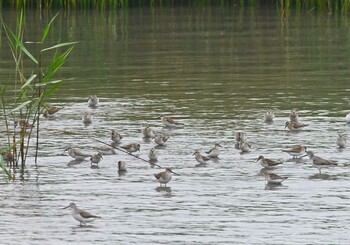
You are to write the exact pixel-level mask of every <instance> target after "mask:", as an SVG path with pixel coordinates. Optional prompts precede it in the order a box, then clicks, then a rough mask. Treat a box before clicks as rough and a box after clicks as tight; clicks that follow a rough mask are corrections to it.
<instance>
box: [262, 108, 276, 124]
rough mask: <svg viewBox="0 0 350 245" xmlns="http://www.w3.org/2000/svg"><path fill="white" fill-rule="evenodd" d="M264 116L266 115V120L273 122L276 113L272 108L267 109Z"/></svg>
mask: <svg viewBox="0 0 350 245" xmlns="http://www.w3.org/2000/svg"><path fill="white" fill-rule="evenodd" d="M264 116H265V122H272V121H273V119H274V118H275V114H274V113H273V111H272V110H267V111H266V112H265V114H264Z"/></svg>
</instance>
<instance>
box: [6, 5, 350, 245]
mask: <svg viewBox="0 0 350 245" xmlns="http://www.w3.org/2000/svg"><path fill="white" fill-rule="evenodd" d="M246 11H247V12H243V13H242V12H240V11H238V10H237V9H235V8H233V9H229V10H227V9H226V10H223V9H216V8H213V9H212V11H209V12H210V15H209V16H210V17H207V16H208V13H209V12H208V11H204V10H196V9H173V10H170V9H162V11H156V13H153V14H152V13H150V12H148V11H146V10H142V11H140V10H136V9H130V10H129V12H128V13H124V15H117V16H114V15H111V16H107V17H106V19H107V20H108V21H106V19H105V16H104V15H103V16H102V15H100V14H99V13H90V14H86V13H85V14H84V13H81V14H77V15H71V16H68V17H69V18H68V17H67V16H66V17H67V18H61V19H59V23H60V24H61V25H59V26H60V28H61V29H58V31H56V32H55V34H53V36H52V37H51V38H52V39H53V40H56V39H55V37H56V36H60V37H61V38H62V40H64V41H65V40H69V41H72V40H79V41H80V44H79V45H77V46H76V49H75V50H74V52H73V53H72V56H71V60H70V61H69V62H68V63H67V65H66V66H65V68H64V69H63V71H62V72H61V73H60V75H62V76H63V77H66V78H70V77H75V79H74V80H73V81H66V82H65V84H63V85H62V86H61V87H60V89H59V90H58V92H57V93H56V94H55V96H54V98H52V100H50V101H49V102H50V103H51V104H54V105H57V106H64V108H63V109H62V110H61V111H59V112H58V113H57V115H56V116H55V117H54V118H53V119H45V118H43V119H42V124H41V129H40V142H41V145H40V154H39V155H40V158H39V161H38V163H37V164H35V163H34V159H32V158H30V159H29V162H28V163H27V169H26V172H25V173H24V174H23V175H22V176H20V175H19V174H18V177H17V179H16V181H14V182H13V183H12V182H11V183H5V181H4V182H3V184H2V191H1V192H0V195H1V198H0V206H1V207H2V218H1V220H0V224H1V227H2V229H1V231H0V233H1V236H2V241H6V242H5V243H6V244H18V243H23V242H24V241H25V244H38V243H50V244H61V243H72V244H87V243H99V244H111V243H115V244H132V243H134V244H315V243H317V244H348V243H349V242H350V238H349V236H348V235H347V228H348V227H349V224H350V221H349V220H350V219H349V218H350V215H349V208H348V200H349V198H350V192H349V190H348V186H349V184H348V183H349V179H350V167H349V164H350V162H349V157H350V154H349V151H348V149H347V148H345V149H343V150H339V149H338V148H337V147H336V144H335V141H336V137H337V132H342V133H344V134H345V135H348V132H349V126H348V125H346V124H345V114H346V112H347V110H348V108H349V98H348V93H349V86H348V77H349V74H348V73H349V70H348V69H347V68H348V67H349V65H350V64H349V60H348V54H347V51H346V50H347V49H348V44H347V35H348V34H347V32H345V31H344V30H345V29H346V27H347V24H348V23H347V22H346V19H339V18H337V16H333V15H317V16H316V15H312V14H305V15H301V16H292V17H291V18H290V19H289V21H288V23H285V26H283V27H282V26H281V23H280V20H279V17H278V16H276V13H275V10H272V11H271V12H265V11H264V12H261V13H260V12H258V11H255V12H254V11H252V12H249V10H246ZM7 14H8V15H11V12H6V11H5V13H3V15H7ZM12 14H13V13H12ZM34 16H35V15H30V14H29V15H28V18H29V20H32V19H30V18H34ZM8 19H10V18H8ZM126 20H128V22H126ZM28 22H29V21H28ZM29 23H33V22H29ZM67 23H69V24H70V25H69V26H68V24H67ZM81 23H86V25H82V24H81ZM28 25H29V24H28ZM31 25H33V26H35V24H31ZM31 27H32V26H31ZM55 28H58V27H57V26H56V27H55ZM29 29H30V28H29ZM56 30H57V29H56ZM28 32H29V31H28ZM71 39H72V40H71ZM52 42H53V41H52ZM1 57H2V58H1V59H2V60H1V63H3V64H4V66H3V68H2V69H3V70H4V72H3V73H2V75H1V79H3V80H6V79H8V77H9V76H10V75H9V74H11V72H12V70H11V69H10V68H12V67H11V66H10V65H7V62H9V60H10V57H9V55H8V53H7V51H6V47H5V45H3V46H2V47H1ZM6 57H7V58H6ZM5 64H6V65H5ZM89 94H96V95H97V96H98V97H99V98H100V103H99V105H98V107H96V108H89V107H88V106H87V97H88V95H89ZM268 108H272V109H273V110H274V111H275V114H276V118H275V120H274V122H273V123H272V124H267V123H265V122H264V120H263V114H264V111H265V110H266V109H268ZM291 109H297V110H298V112H299V116H300V120H301V121H302V122H304V123H307V124H309V126H307V127H305V128H304V129H303V130H301V131H300V132H290V131H288V130H286V129H285V128H284V125H285V122H286V121H287V120H288V114H289V112H290V110H291ZM86 111H90V112H92V113H93V115H94V121H93V123H92V124H91V125H83V124H82V120H81V118H82V115H83V114H84V112H86ZM160 114H167V115H171V116H172V117H173V118H174V119H175V120H178V121H179V122H182V123H184V125H185V126H184V127H181V128H177V129H167V128H163V126H162V124H161V122H160V120H159V119H157V117H158V116H159V115H160ZM145 124H149V125H150V126H151V127H152V128H154V130H155V131H157V132H163V133H165V134H168V135H169V136H170V139H169V140H168V142H167V144H166V146H165V147H163V148H161V149H159V151H160V156H159V161H158V162H157V164H159V165H161V166H163V167H166V166H171V167H173V169H174V171H175V172H177V173H178V174H179V175H178V176H175V175H174V176H173V178H172V180H171V182H170V183H169V184H168V187H167V188H160V187H159V183H158V182H157V181H156V179H155V178H154V176H153V174H154V173H157V172H159V171H161V170H160V169H158V168H157V167H152V166H151V165H149V164H148V163H146V162H143V161H141V160H138V159H136V158H133V157H132V156H128V155H126V154H124V153H122V152H118V154H117V155H114V156H104V158H103V160H102V161H101V162H100V164H99V167H100V168H99V169H91V168H90V163H89V161H84V162H81V163H78V164H76V163H75V162H72V158H70V157H69V156H67V153H66V152H65V151H64V150H65V149H66V148H67V146H78V147H80V148H82V149H83V150H84V151H86V152H89V153H91V154H92V153H94V150H93V148H92V147H94V146H101V145H102V144H100V143H98V142H97V141H96V139H97V140H100V141H104V142H106V143H110V138H109V137H110V130H111V129H116V130H118V131H119V132H120V133H121V134H122V135H123V136H124V138H123V140H122V144H127V143H132V142H136V143H140V144H141V151H140V153H139V154H138V156H139V157H141V158H144V159H147V154H148V150H149V149H150V148H152V147H154V146H155V143H154V142H153V141H145V140H144V139H143V138H142V134H141V128H142V127H143V126H144V125H145ZM1 127H2V128H1V130H2V132H3V125H1ZM237 130H244V131H245V132H246V134H247V137H248V141H249V142H250V143H251V144H252V149H251V152H249V153H246V154H241V153H240V152H239V151H238V150H236V149H235V148H234V144H235V140H234V132H235V131H237ZM2 135H3V134H2ZM2 141H4V138H2ZM216 142H219V143H220V144H221V145H222V146H223V150H222V152H221V154H220V156H219V159H218V160H216V161H209V162H208V164H207V165H206V166H203V167H196V165H197V162H196V161H195V159H194V156H193V155H192V154H193V152H194V151H195V150H200V151H201V152H203V153H204V151H206V150H209V149H210V148H211V147H212V146H213V145H214V144H215V143H216ZM294 144H303V145H306V146H307V147H308V148H309V149H311V150H313V151H314V152H315V154H316V155H319V156H322V157H325V158H327V159H333V160H335V161H337V162H338V163H339V165H340V166H339V167H335V168H329V169H323V170H322V174H321V175H320V174H318V170H317V169H316V168H314V167H313V166H312V165H311V163H310V161H309V160H308V159H307V158H302V159H299V160H294V159H291V157H290V156H289V155H288V154H286V153H283V152H282V149H285V148H287V147H289V146H291V145H294ZM30 154H31V156H33V153H32V152H30ZM259 155H264V156H265V157H268V158H272V159H276V160H280V161H283V165H282V166H281V167H279V168H277V169H276V170H274V171H273V172H274V173H277V174H280V175H283V176H288V179H287V180H285V182H284V183H283V185H280V186H273V185H272V186H271V185H266V183H265V178H264V170H262V169H261V166H259V164H258V163H257V162H256V160H257V158H258V156H259ZM119 160H125V161H126V162H127V168H128V171H127V172H126V173H125V175H119V174H118V171H117V162H118V161H119ZM21 177H22V178H21ZM70 202H76V203H77V205H78V207H81V208H83V209H86V210H88V211H91V213H93V214H96V215H99V216H101V217H102V219H97V220H95V221H94V222H93V223H89V224H88V225H87V226H86V227H80V226H79V223H78V222H77V221H75V220H74V219H73V218H72V217H71V215H70V211H69V210H62V209H61V208H63V207H65V206H67V205H68V204H69V203H70Z"/></svg>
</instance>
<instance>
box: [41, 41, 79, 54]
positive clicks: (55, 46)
mask: <svg viewBox="0 0 350 245" xmlns="http://www.w3.org/2000/svg"><path fill="white" fill-rule="evenodd" d="M77 43H78V42H70V43H60V44H57V45H54V46H51V47H49V48H44V49H42V50H41V51H40V52H45V51H48V50H51V49H55V48H61V47H64V46H69V45H74V44H77Z"/></svg>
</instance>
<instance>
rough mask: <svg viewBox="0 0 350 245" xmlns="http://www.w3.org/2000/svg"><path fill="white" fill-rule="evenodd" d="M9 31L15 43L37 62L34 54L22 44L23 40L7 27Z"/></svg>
mask: <svg viewBox="0 0 350 245" xmlns="http://www.w3.org/2000/svg"><path fill="white" fill-rule="evenodd" d="M8 31H9V33H10V34H11V36H12V37H13V39H14V40H15V43H16V45H17V46H18V47H20V48H21V50H22V51H23V52H24V53H25V54H26V55H27V56H28V57H29V58H30V59H31V60H32V61H33V62H34V63H35V64H38V61H37V60H36V59H35V58H34V56H33V55H32V54H31V53H30V52H29V51H28V50H27V49H26V47H25V46H24V44H23V42H22V41H21V40H20V39H19V38H18V36H16V35H15V34H14V33H13V32H12V31H11V29H9V28H8Z"/></svg>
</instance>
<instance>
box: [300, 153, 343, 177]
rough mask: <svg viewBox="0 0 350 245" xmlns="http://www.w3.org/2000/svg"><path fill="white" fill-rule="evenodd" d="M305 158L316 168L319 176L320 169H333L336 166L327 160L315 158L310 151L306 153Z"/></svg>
mask: <svg viewBox="0 0 350 245" xmlns="http://www.w3.org/2000/svg"><path fill="white" fill-rule="evenodd" d="M307 156H308V157H309V158H310V160H311V161H312V163H313V165H314V166H315V167H316V168H318V171H319V172H320V174H321V169H322V168H326V167H333V166H337V164H336V163H335V162H332V161H329V160H327V159H324V158H321V157H318V156H315V154H314V153H313V152H312V151H307Z"/></svg>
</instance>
